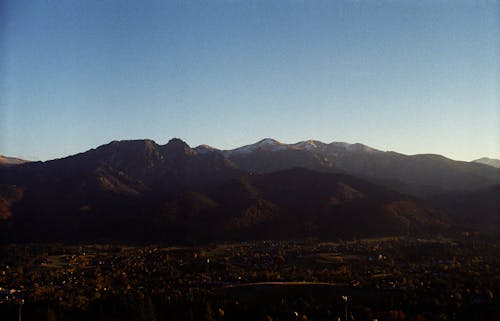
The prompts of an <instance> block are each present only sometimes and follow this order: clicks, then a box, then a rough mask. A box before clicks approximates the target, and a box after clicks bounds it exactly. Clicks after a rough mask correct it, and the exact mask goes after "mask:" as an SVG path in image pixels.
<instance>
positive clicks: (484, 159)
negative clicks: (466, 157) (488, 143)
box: [472, 157, 500, 168]
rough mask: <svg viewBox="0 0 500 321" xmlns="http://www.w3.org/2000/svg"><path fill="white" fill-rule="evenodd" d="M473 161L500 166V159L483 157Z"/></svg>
mask: <svg viewBox="0 0 500 321" xmlns="http://www.w3.org/2000/svg"><path fill="white" fill-rule="evenodd" d="M472 162H473V163H480V164H484V165H488V166H493V167H496V168H500V159H495V158H489V157H482V158H479V159H476V160H473V161H472Z"/></svg>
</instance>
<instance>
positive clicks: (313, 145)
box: [292, 139, 325, 150]
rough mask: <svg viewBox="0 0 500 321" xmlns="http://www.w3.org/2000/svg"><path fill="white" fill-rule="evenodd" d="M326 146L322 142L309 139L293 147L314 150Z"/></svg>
mask: <svg viewBox="0 0 500 321" xmlns="http://www.w3.org/2000/svg"><path fill="white" fill-rule="evenodd" d="M324 145H325V143H323V142H320V141H319V140H313V139H309V140H306V141H303V142H298V143H295V144H293V145H292V146H293V147H294V148H297V149H305V150H314V149H317V148H319V147H322V146H324Z"/></svg>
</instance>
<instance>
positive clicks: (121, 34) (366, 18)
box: [0, 0, 500, 160]
mask: <svg viewBox="0 0 500 321" xmlns="http://www.w3.org/2000/svg"><path fill="white" fill-rule="evenodd" d="M499 6H500V2H498V1H455V0H449V1H439V0H438V1H416V0H415V1H375V0H373V1H371V0H366V1H363V0H359V1H354V0H353V1H305V0H289V1H272V0H261V1H251V0H248V1H243V0H225V1H224V0H211V1H208V0H203V1H201V0H200V1H190V0H182V1H181V0H179V1H112V0H102V1H91V0H85V1H81V0H78V1H69V0H68V1H50V0H44V1H41V0H40V1H18V0H13V1H8V0H3V1H0V154H4V155H9V156H17V157H22V158H27V159H32V160H47V159H52V158H56V157H62V156H66V155H69V154H74V153H77V152H81V151H85V150H87V149H90V148H93V147H96V146H98V145H101V144H105V143H108V142H109V141H111V140H116V139H118V140H119V139H138V138H150V139H153V140H155V141H156V142H157V143H160V144H163V143H166V142H167V141H168V140H169V139H170V138H172V137H180V138H182V139H184V140H185V141H186V142H187V143H188V144H190V145H191V146H196V145H199V144H203V143H205V144H209V145H213V146H215V147H219V148H224V149H226V148H234V147H237V146H240V145H244V144H249V143H253V142H255V141H257V140H259V139H261V138H264V137H273V138H275V139H278V140H280V141H283V142H286V143H292V142H297V141H301V140H306V139H311V138H312V139H318V140H321V141H324V142H331V141H346V142H350V143H354V142H361V143H364V144H367V145H370V146H372V147H375V148H378V149H382V150H395V151H399V152H402V153H406V154H416V153H439V154H443V155H445V156H447V157H450V158H454V159H460V160H472V159H474V158H478V157H482V156H489V157H494V158H500V104H499V95H500V93H499V84H500V82H499V76H500V71H499V69H500V68H499V66H500V64H499V48H500V32H499V30H500V28H499V20H500V9H499Z"/></svg>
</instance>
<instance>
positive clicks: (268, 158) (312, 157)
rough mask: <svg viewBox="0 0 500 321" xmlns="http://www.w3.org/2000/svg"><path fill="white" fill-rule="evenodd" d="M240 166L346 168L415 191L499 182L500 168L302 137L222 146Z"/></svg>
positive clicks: (267, 169) (436, 191) (420, 193)
mask: <svg viewBox="0 0 500 321" xmlns="http://www.w3.org/2000/svg"><path fill="white" fill-rule="evenodd" d="M220 152H221V153H222V154H223V155H225V156H226V157H227V158H228V159H230V160H231V161H233V162H234V163H235V164H236V165H237V166H238V167H240V168H241V169H244V170H247V171H252V172H260V173H266V172H273V171H277V170H284V169H290V168H294V167H298V166H299V167H304V168H309V169H313V170H318V171H326V172H334V173H347V174H351V175H355V176H359V177H362V178H364V179H367V180H370V181H372V182H375V183H378V184H383V185H386V186H390V187H392V188H394V189H396V190H398V191H400V192H404V193H409V194H412V195H415V196H424V197H427V196H430V195H437V194H440V193H443V192H446V191H452V190H465V191H467V190H475V189H480V188H487V187H489V186H493V185H496V184H500V169H496V168H491V167H485V166H483V165H481V164H477V163H469V162H461V161H454V160H451V159H448V158H445V157H443V156H440V155H432V154H421V155H412V156H408V155H403V154H399V153H396V152H383V151H380V150H377V149H374V148H371V147H369V146H366V145H362V144H347V143H341V142H333V143H330V144H326V143H323V142H320V141H314V140H309V141H304V142H299V143H296V144H283V143H279V142H277V141H275V140H272V139H264V140H261V141H259V142H257V143H255V144H253V145H247V146H244V147H240V148H236V149H233V150H226V151H220Z"/></svg>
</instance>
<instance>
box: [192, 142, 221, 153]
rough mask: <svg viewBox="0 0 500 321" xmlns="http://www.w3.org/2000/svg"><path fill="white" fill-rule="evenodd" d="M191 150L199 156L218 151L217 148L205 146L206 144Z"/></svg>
mask: <svg viewBox="0 0 500 321" xmlns="http://www.w3.org/2000/svg"><path fill="white" fill-rule="evenodd" d="M193 149H194V150H195V151H196V152H197V153H199V154H205V153H209V152H213V151H217V150H218V149H217V148H215V147H212V146H210V145H207V144H202V145H199V146H196V147H195V148H193Z"/></svg>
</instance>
